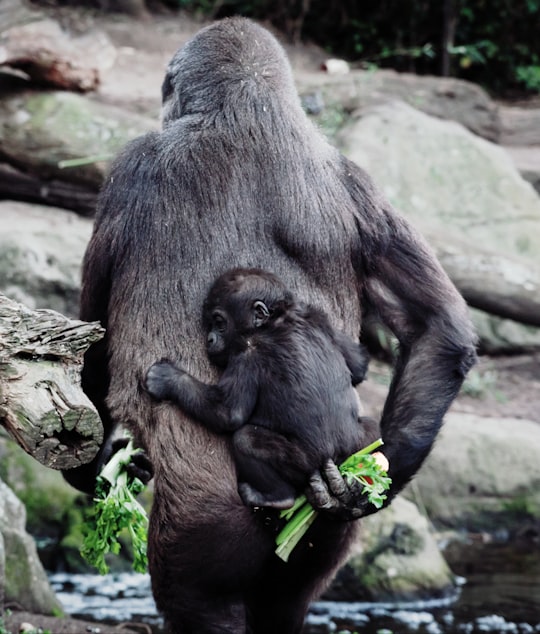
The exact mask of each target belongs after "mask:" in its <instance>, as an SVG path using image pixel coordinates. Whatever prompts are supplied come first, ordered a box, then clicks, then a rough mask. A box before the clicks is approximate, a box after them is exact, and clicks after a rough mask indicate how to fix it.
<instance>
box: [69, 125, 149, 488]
mask: <svg viewBox="0 0 540 634" xmlns="http://www.w3.org/2000/svg"><path fill="white" fill-rule="evenodd" d="M154 136H155V135H152V134H149V135H147V136H146V137H143V138H141V139H137V140H135V141H133V142H132V143H131V145H128V146H127V148H126V149H125V150H124V152H123V153H122V154H120V155H119V157H118V158H117V159H116V160H115V163H114V165H113V168H112V171H111V174H110V176H109V178H108V180H107V181H106V183H105V184H104V187H103V190H102V192H101V194H100V199H99V204H98V210H97V213H96V217H95V221H94V231H93V234H92V237H91V239H90V242H89V244H88V247H87V250H86V254H85V258H84V261H83V267H82V289H81V299H80V311H79V316H80V318H81V319H82V320H84V321H99V322H100V323H101V325H102V326H103V327H104V328H105V337H104V338H103V339H102V340H100V341H98V342H97V343H95V344H93V345H92V346H91V347H90V348H89V349H88V350H87V352H86V353H85V355H84V366H83V370H82V374H81V384H82V388H83V390H84V392H85V394H86V395H87V396H88V398H89V399H90V400H91V401H92V403H93V404H94V405H95V406H96V408H97V410H98V413H99V415H100V418H101V421H102V423H103V428H104V440H103V444H102V446H101V448H100V450H99V452H98V454H97V455H96V457H95V458H94V459H93V460H92V461H91V462H89V463H88V464H85V465H82V466H81V467H77V468H76V469H69V470H65V471H62V474H63V476H64V478H65V479H66V480H67V481H68V482H69V483H70V484H71V485H72V486H74V487H75V488H76V489H78V490H79V491H83V492H85V493H89V494H93V493H94V488H95V481H96V476H97V474H98V473H99V471H100V470H101V467H102V466H103V465H104V464H105V463H106V462H107V461H108V460H109V458H110V457H111V455H112V454H113V453H115V452H116V451H118V450H119V449H120V448H122V447H123V446H125V445H126V443H127V440H126V439H125V437H124V430H123V428H122V427H120V426H118V425H114V424H113V422H112V421H111V419H110V416H109V412H108V409H107V407H106V404H105V398H106V396H107V393H108V391H109V380H110V379H109V373H108V370H107V365H108V364H107V345H108V344H107V313H108V307H109V301H110V295H111V271H112V269H113V268H114V258H115V257H116V256H117V255H118V254H121V253H122V246H123V245H122V243H121V240H120V236H121V235H122V233H123V229H122V222H123V219H122V215H121V213H122V210H123V205H125V206H126V207H127V208H130V206H131V207H135V205H136V204H137V202H138V198H140V196H139V197H138V191H137V190H136V188H134V187H131V186H129V183H128V182H129V179H130V178H131V177H132V178H133V181H134V182H137V181H138V180H139V175H138V174H137V177H136V176H134V174H135V172H136V170H138V171H140V170H141V168H140V162H141V161H142V160H144V152H143V151H142V149H141V151H136V147H135V146H136V144H140V146H141V147H144V148H149V147H150V141H151V139H152V138H154ZM132 146H133V148H134V151H133V156H134V157H136V158H135V159H131V147H132ZM149 160H150V159H149ZM132 175H133V176H132ZM140 180H141V181H142V177H141V178H140ZM130 197H131V199H130ZM127 469H128V473H130V474H131V475H132V476H134V477H138V478H139V479H140V480H141V481H142V482H144V483H145V484H146V483H147V482H148V481H149V480H150V479H151V478H152V476H153V467H152V464H151V463H150V460H149V459H148V457H147V456H146V454H145V453H144V452H140V453H138V454H136V455H135V456H134V457H133V459H132V463H131V464H130V465H128V467H127Z"/></svg>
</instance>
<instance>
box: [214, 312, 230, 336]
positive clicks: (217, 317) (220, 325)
mask: <svg viewBox="0 0 540 634" xmlns="http://www.w3.org/2000/svg"><path fill="white" fill-rule="evenodd" d="M212 325H213V329H215V330H218V331H219V332H223V331H224V330H225V328H226V326H227V320H226V319H225V317H224V316H223V315H222V314H221V313H219V312H215V313H213V314H212Z"/></svg>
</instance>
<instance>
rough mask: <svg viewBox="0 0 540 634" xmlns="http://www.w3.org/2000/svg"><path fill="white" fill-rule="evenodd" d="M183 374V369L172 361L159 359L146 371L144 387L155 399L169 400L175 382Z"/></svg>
mask: <svg viewBox="0 0 540 634" xmlns="http://www.w3.org/2000/svg"><path fill="white" fill-rule="evenodd" d="M183 374H184V370H183V369H181V368H179V367H178V366H176V365H175V364H174V363H172V361H169V360H168V359H161V361H158V362H157V363H154V365H152V366H151V367H150V369H149V370H148V372H147V373H146V378H145V380H144V389H145V390H146V391H147V392H148V394H150V396H151V397H152V398H154V399H156V400H157V401H166V400H170V399H172V398H173V396H174V393H175V384H176V383H177V382H178V379H179V378H181V376H182V375H183Z"/></svg>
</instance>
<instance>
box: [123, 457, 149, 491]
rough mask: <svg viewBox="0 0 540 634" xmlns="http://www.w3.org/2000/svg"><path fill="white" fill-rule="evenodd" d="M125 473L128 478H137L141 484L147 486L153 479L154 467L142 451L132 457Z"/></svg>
mask: <svg viewBox="0 0 540 634" xmlns="http://www.w3.org/2000/svg"><path fill="white" fill-rule="evenodd" d="M126 471H127V473H128V475H129V476H130V477H132V478H139V480H140V481H141V482H142V483H143V484H148V482H150V480H151V479H152V478H153V477H154V466H153V465H152V463H151V462H150V458H149V457H148V456H147V455H146V454H145V453H144V451H141V452H140V453H138V454H135V455H134V456H133V458H132V459H131V462H130V463H129V464H128V465H127V466H126Z"/></svg>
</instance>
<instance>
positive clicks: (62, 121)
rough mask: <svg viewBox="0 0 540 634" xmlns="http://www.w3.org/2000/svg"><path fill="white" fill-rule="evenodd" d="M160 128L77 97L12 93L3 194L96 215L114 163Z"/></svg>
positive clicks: (2, 111) (1, 144)
mask: <svg viewBox="0 0 540 634" xmlns="http://www.w3.org/2000/svg"><path fill="white" fill-rule="evenodd" d="M158 125H159V123H158V122H157V121H153V120H151V119H148V118H146V117H143V116H141V115H137V114H134V113H130V112H126V111H125V110H123V109H121V108H116V107H114V106H110V105H106V104H102V103H98V102H96V101H93V100H91V99H88V98H85V97H82V96H80V95H77V94H73V93H68V92H24V93H20V92H18V93H14V94H9V95H8V96H5V97H4V98H3V99H1V100H0V153H1V154H2V157H3V158H2V162H1V163H0V194H1V195H2V197H3V198H10V197H12V198H17V199H20V198H22V199H24V200H34V201H36V202H40V201H43V202H47V203H48V204H53V205H59V206H61V207H65V208H67V209H74V210H77V211H80V212H84V213H86V214H91V213H92V212H93V210H94V206H95V198H96V194H97V191H98V189H99V187H100V185H101V183H102V181H103V178H104V175H105V172H106V169H107V163H108V161H109V160H110V159H111V158H112V157H113V156H114V155H115V154H116V153H117V152H118V151H119V150H120V149H121V148H122V147H123V146H124V145H125V144H126V143H127V142H128V141H129V140H131V139H133V138H134V137H136V136H139V135H141V134H144V133H146V132H149V131H150V130H155V129H156V128H157V127H158ZM79 159H85V160H84V161H83V163H82V164H80V165H71V166H66V164H65V163H63V162H64V161H68V160H79ZM20 166H24V169H21V168H20Z"/></svg>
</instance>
